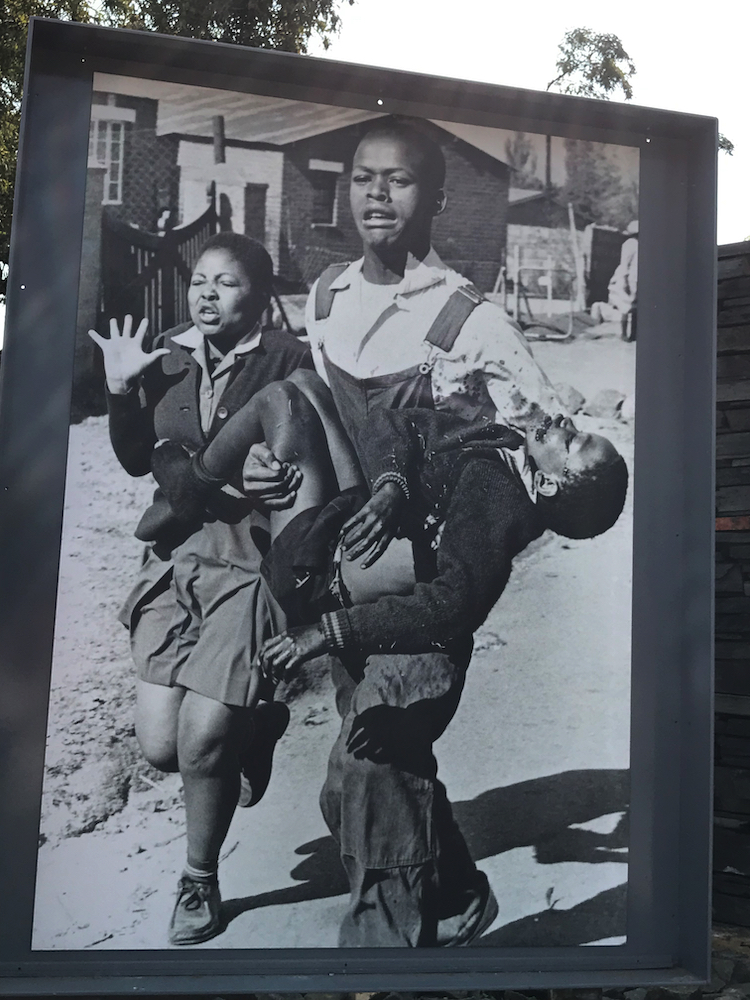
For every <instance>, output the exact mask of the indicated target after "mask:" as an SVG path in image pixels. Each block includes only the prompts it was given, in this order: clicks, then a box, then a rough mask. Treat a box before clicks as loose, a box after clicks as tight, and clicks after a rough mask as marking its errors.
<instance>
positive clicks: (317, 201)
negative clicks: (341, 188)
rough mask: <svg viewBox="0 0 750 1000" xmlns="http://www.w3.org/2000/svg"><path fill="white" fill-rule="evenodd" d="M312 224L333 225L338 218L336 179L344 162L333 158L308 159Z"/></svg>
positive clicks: (342, 169) (342, 170) (341, 170)
mask: <svg viewBox="0 0 750 1000" xmlns="http://www.w3.org/2000/svg"><path fill="white" fill-rule="evenodd" d="M308 170H309V171H310V173H309V177H310V184H311V185H312V224H313V226H335V225H336V222H337V219H338V199H337V193H338V183H337V182H338V179H339V176H340V175H341V174H343V172H344V164H343V163H337V162H335V161H334V160H310V162H309V164H308Z"/></svg>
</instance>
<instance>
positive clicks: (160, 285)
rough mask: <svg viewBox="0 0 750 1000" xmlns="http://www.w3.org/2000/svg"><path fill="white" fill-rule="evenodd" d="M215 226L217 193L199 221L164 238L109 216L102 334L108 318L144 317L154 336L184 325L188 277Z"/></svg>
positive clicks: (105, 223)
mask: <svg viewBox="0 0 750 1000" xmlns="http://www.w3.org/2000/svg"><path fill="white" fill-rule="evenodd" d="M217 226H218V219H217V214H216V200H215V195H214V193H213V191H212V192H211V195H210V201H209V207H208V209H207V211H206V212H204V213H203V215H201V216H200V218H198V219H195V220H194V221H193V222H190V223H189V224H188V225H186V226H180V227H178V228H176V229H171V230H166V231H165V232H164V233H147V232H144V231H143V230H141V229H136V228H135V226H130V225H128V224H127V223H124V222H121V221H120V220H119V219H115V218H113V217H111V216H109V215H107V213H106V212H105V214H104V216H103V217H102V296H101V304H100V328H101V323H105V324H106V322H107V321H108V320H109V318H110V317H112V316H115V317H117V318H121V317H123V316H125V315H127V314H128V313H129V314H130V315H131V316H132V317H133V319H134V321H135V322H136V323H139V322H140V321H141V320H142V319H143V318H144V317H146V319H148V322H149V329H150V331H151V332H152V333H158V332H159V331H162V330H168V329H170V328H171V327H173V326H176V325H177V324H178V323H183V322H185V321H186V320H187V319H188V318H189V315H188V308H187V289H188V285H189V284H190V275H191V273H192V270H193V267H194V266H195V263H196V261H197V260H198V256H199V254H200V249H201V247H202V246H203V244H204V243H205V241H206V240H207V239H208V237H209V236H211V235H212V234H213V233H215V232H216V230H217Z"/></svg>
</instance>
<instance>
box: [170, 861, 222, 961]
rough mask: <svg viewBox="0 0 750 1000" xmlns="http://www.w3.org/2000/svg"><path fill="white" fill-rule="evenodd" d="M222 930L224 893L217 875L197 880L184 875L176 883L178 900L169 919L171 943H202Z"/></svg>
mask: <svg viewBox="0 0 750 1000" xmlns="http://www.w3.org/2000/svg"><path fill="white" fill-rule="evenodd" d="M222 930H223V927H222V923H221V895H220V893H219V883H218V880H217V879H211V881H206V882H203V881H198V879H194V878H191V877H190V876H189V875H182V876H181V877H180V881H179V882H178V883H177V902H176V903H175V907H174V911H173V912H172V919H171V920H170V921H169V943H170V944H177V945H190V944H201V942H202V941H210V939H211V938H213V937H216V935H217V934H220V933H221V931H222Z"/></svg>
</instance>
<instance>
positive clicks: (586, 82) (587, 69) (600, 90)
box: [547, 28, 635, 101]
mask: <svg viewBox="0 0 750 1000" xmlns="http://www.w3.org/2000/svg"><path fill="white" fill-rule="evenodd" d="M559 49H560V55H559V57H558V60H557V65H556V69H557V76H555V77H554V78H553V79H552V80H550V82H549V83H548V84H547V90H550V89H552V88H553V87H555V88H556V89H558V90H559V91H560V93H562V94H577V95H578V96H579V97H598V98H603V99H604V100H608V99H609V98H610V97H611V96H612V95H613V94H615V93H616V92H617V91H618V90H621V91H622V93H623V94H624V95H625V100H626V101H629V100H631V98H632V97H633V87H632V85H631V83H630V80H631V78H632V77H634V76H635V65H634V64H633V60H632V59H631V58H630V56H629V55H628V53H627V52H626V51H625V48H624V47H623V44H622V42H621V41H620V39H619V38H618V37H617V35H607V34H597V32H595V31H592V30H591V29H590V28H574V29H573V30H572V31H568V32H566V33H565V37H564V38H563V40H562V42H561V43H560V46H559Z"/></svg>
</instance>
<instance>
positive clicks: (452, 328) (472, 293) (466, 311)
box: [425, 285, 486, 352]
mask: <svg viewBox="0 0 750 1000" xmlns="http://www.w3.org/2000/svg"><path fill="white" fill-rule="evenodd" d="M485 301H486V299H485V297H484V296H483V295H482V293H481V292H480V291H479V290H478V289H477V288H475V287H474V286H473V285H462V286H461V287H460V288H457V289H456V291H455V292H453V294H452V295H451V296H450V298H449V299H448V301H447V302H446V303H445V305H444V306H443V308H442V309H441V310H440V312H439V313H438V314H437V316H436V317H435V321H434V322H433V324H432V326H431V327H430V329H429V330H428V331H427V336H426V337H425V340H426V342H427V343H428V344H432V346H433V347H437V348H439V349H440V350H441V351H446V352H447V351H450V350H451V349H452V348H453V345H454V344H455V342H456V337H458V335H459V333H460V332H461V328H462V327H463V325H464V323H465V322H466V320H467V319H468V318H469V316H471V314H472V313H473V312H474V310H475V309H476V307H477V306H478V305H480V304H481V303H482V302H485Z"/></svg>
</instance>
